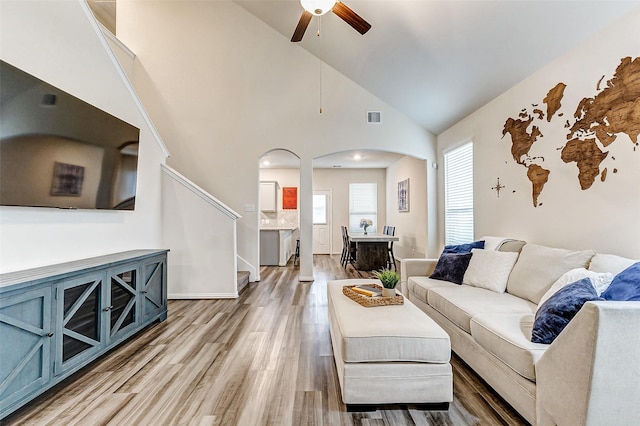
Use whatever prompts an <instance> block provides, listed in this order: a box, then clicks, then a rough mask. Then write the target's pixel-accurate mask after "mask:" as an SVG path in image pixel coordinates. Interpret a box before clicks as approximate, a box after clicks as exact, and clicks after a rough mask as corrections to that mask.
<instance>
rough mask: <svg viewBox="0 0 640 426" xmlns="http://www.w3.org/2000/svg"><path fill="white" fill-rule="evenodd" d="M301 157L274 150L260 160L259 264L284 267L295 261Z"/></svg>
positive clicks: (297, 236) (298, 222) (283, 150)
mask: <svg viewBox="0 0 640 426" xmlns="http://www.w3.org/2000/svg"><path fill="white" fill-rule="evenodd" d="M299 188H300V158H299V157H298V156H297V155H296V154H294V153H293V152H291V151H289V150H286V149H273V150H270V151H267V152H266V153H264V154H263V155H262V156H261V157H260V161H259V200H258V205H259V209H258V210H259V212H258V229H259V232H260V238H259V258H260V265H261V266H263V265H271V266H285V265H287V264H290V263H291V262H293V261H294V254H295V250H296V243H297V240H298V239H299V238H300V230H299V228H300V213H299V212H300V201H299V200H300V196H299V194H300V192H299Z"/></svg>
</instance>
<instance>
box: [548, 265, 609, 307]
mask: <svg viewBox="0 0 640 426" xmlns="http://www.w3.org/2000/svg"><path fill="white" fill-rule="evenodd" d="M583 278H589V280H590V281H591V285H592V286H593V287H594V288H595V289H596V293H598V296H600V295H601V294H602V292H603V291H605V290H606V289H607V288H608V287H609V285H610V284H611V281H613V274H611V273H609V272H602V273H599V272H593V271H588V270H586V269H585V268H576V269H572V270H570V271H568V272H566V273H565V274H564V275H562V276H561V277H560V278H558V280H557V281H556V282H555V283H553V285H552V286H551V287H550V288H549V290H547V292H546V293H545V294H544V295H543V296H542V297H541V298H540V302H538V308H540V306H542V304H543V303H544V302H546V301H547V300H549V298H550V297H551V296H553V295H554V294H556V293H557V292H558V291H559V290H560V289H562V288H564V287H566V286H568V285H569V284H573V283H575V282H576V281H578V280H581V279H583ZM538 308H536V311H537V310H538Z"/></svg>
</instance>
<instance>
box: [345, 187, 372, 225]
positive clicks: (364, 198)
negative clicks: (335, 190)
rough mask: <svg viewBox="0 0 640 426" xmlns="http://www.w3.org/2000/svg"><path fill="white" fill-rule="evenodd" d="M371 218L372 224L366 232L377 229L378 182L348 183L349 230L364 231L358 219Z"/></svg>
mask: <svg viewBox="0 0 640 426" xmlns="http://www.w3.org/2000/svg"><path fill="white" fill-rule="evenodd" d="M362 219H371V222H373V225H372V226H370V227H368V228H367V232H376V229H378V184H377V183H350V184H349V232H351V233H357V232H364V229H363V228H360V220H362Z"/></svg>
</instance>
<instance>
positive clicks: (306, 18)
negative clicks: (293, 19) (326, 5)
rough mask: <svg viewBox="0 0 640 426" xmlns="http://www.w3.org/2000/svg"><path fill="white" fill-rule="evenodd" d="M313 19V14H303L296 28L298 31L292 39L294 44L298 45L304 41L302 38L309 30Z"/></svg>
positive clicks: (305, 12)
mask: <svg viewBox="0 0 640 426" xmlns="http://www.w3.org/2000/svg"><path fill="white" fill-rule="evenodd" d="M311 18H313V15H312V14H311V13H309V12H307V11H306V10H305V11H304V12H302V15H301V16H300V20H299V21H298V26H297V27H296V30H295V31H294V32H293V36H292V37H291V41H292V42H294V43H296V42H299V41H300V40H302V36H304V32H305V31H306V30H307V27H308V26H309V22H311Z"/></svg>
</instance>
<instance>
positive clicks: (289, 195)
mask: <svg viewBox="0 0 640 426" xmlns="http://www.w3.org/2000/svg"><path fill="white" fill-rule="evenodd" d="M297 208H298V188H296V187H295V186H293V187H283V188H282V209H283V210H296V209H297Z"/></svg>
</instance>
